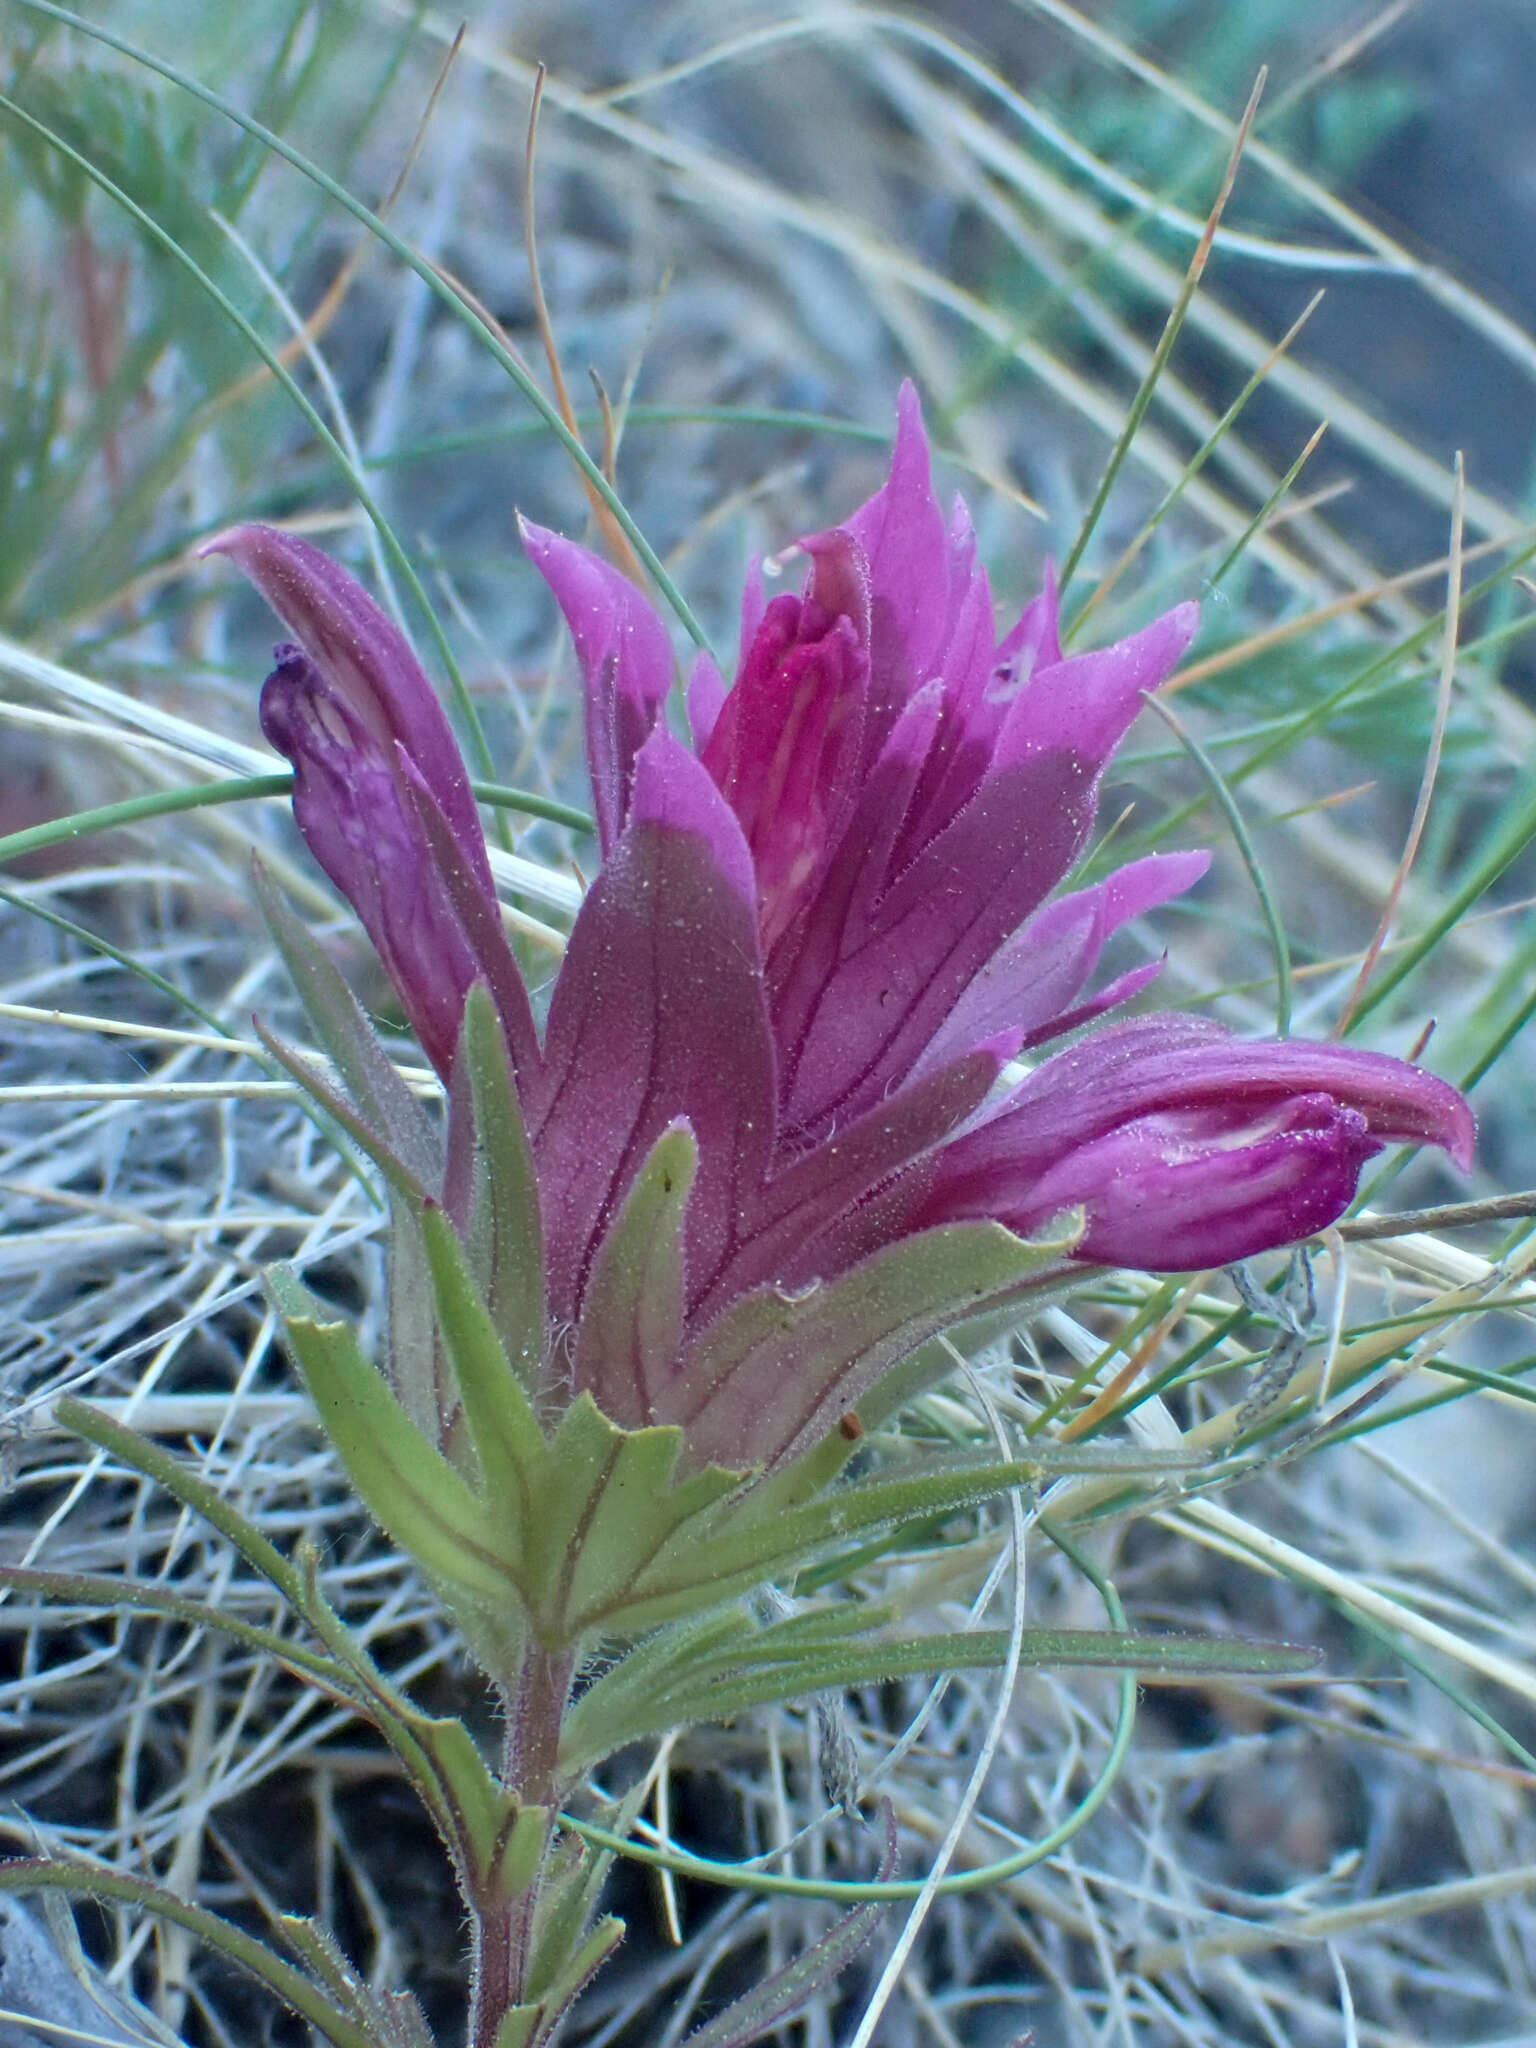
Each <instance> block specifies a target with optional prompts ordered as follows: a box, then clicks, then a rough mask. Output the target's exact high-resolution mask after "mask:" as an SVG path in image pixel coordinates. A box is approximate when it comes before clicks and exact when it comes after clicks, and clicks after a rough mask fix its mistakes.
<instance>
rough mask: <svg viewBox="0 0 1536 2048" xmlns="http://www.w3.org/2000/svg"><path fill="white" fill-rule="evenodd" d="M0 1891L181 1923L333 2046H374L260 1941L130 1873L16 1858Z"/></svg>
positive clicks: (0, 1875) (5, 1868)
mask: <svg viewBox="0 0 1536 2048" xmlns="http://www.w3.org/2000/svg"><path fill="white" fill-rule="evenodd" d="M0 1891H7V1892H22V1893H27V1892H41V1891H61V1892H67V1893H68V1894H69V1895H70V1896H71V1897H73V1898H77V1899H95V1900H96V1901H97V1902H98V1903H99V1904H113V1905H125V1906H137V1907H138V1908H139V1909H140V1910H141V1911H142V1912H146V1913H153V1914H154V1915H155V1916H156V1918H157V1919H161V1920H168V1921H170V1922H171V1923H172V1925H173V1926H176V1927H184V1928H185V1929H186V1930H187V1932H188V1933H189V1934H191V1935H193V1936H195V1937H196V1939H197V1940H199V1941H201V1942H203V1943H204V1944H205V1945H206V1946H207V1947H209V1948H211V1949H213V1950H214V1951H215V1952H216V1953H217V1954H219V1955H222V1956H224V1957H225V1958H227V1960H228V1961H230V1962H232V1963H233V1964H234V1965H235V1967H236V1968H237V1969H240V1970H243V1971H245V1973H246V1975H247V1976H250V1977H254V1978H255V1979H256V1980H257V1982H258V1983H260V1984H265V1985H266V1987H267V1989H268V1990H269V1991H273V1992H275V1993H276V1994H277V1996H278V1997H279V1998H280V1999H281V2000H282V2001H283V2003H284V2004H285V2005H287V2006H288V2007H289V2008H290V2009H291V2010H292V2011H294V2012H296V2013H297V2014H298V2015H299V2017H300V2018H301V2019H304V2020H307V2021H308V2022H309V2024H310V2025H311V2026H312V2027H314V2028H315V2029H316V2030H317V2031H318V2032H319V2033H320V2034H322V2035H323V2036H324V2037H325V2039H326V2040H327V2041H329V2042H331V2043H332V2048H378V2043H377V2041H376V2040H375V2039H374V2037H373V2035H372V2033H371V2032H370V2031H369V2030H368V2029H367V2028H366V2027H364V2026H361V2025H359V2023H358V2022H357V2020H356V2019H354V2017H353V2016H352V2014H351V2013H349V2012H345V2011H343V2010H342V2009H341V2008H340V2007H339V2006H337V2005H335V2004H333V2003H332V2002H331V1999H330V1998H329V1996H328V1995H327V1993H326V1992H325V1991H324V1990H322V1988H321V1987H320V1986H319V1985H318V1984H316V1983H314V1982H313V1981H312V1980H311V1979H310V1978H309V1977H308V1976H306V1975H305V1973H304V1972H303V1971H302V1970H298V1969H295V1967H294V1966H293V1964H292V1963H290V1962H288V1961H287V1959H286V1958H285V1957H283V1956H280V1955H278V1954H277V1953H276V1951H275V1950H273V1949H270V1948H268V1947H267V1945H266V1943H265V1942H263V1941H258V1940H257V1939H256V1937H255V1936H254V1935H251V1934H247V1933H246V1932H245V1930H244V1929H243V1928H240V1927H234V1926H231V1924H230V1923H229V1921H227V1920H221V1919H220V1918H219V1916H218V1915H217V1914H216V1913H210V1912H208V1911H207V1910H206V1908H204V1907H202V1906H194V1905H191V1904H189V1903H188V1901H187V1900H185V1899H179V1898H177V1897H176V1896H175V1894H174V1893H173V1892H168V1891H162V1890H161V1888H160V1887H159V1886H158V1885H154V1884H149V1883H147V1882H146V1881H145V1880H144V1879H143V1878H140V1877H132V1876H130V1875H129V1874H128V1873H127V1872H126V1871H121V1870H106V1869H103V1868H101V1867H99V1866H98V1865H96V1864H94V1863H84V1862H76V1861H74V1860H70V1861H67V1862H66V1861H64V1860H62V1859H60V1858H57V1857H55V1858H53V1859H44V1858H42V1857H18V1858H16V1859H15V1860H14V1861H12V1862H8V1863H0Z"/></svg>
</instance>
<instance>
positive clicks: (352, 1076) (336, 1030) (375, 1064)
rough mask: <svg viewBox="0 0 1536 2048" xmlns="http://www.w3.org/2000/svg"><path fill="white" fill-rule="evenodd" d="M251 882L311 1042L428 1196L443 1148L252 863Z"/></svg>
mask: <svg viewBox="0 0 1536 2048" xmlns="http://www.w3.org/2000/svg"><path fill="white" fill-rule="evenodd" d="M252 875H253V879H254V881H255V884H256V894H257V897H258V899H259V901H260V903H261V910H262V915H263V916H264V917H265V919H266V921H267V927H268V929H269V930H270V932H271V934H272V937H273V940H274V942H275V944H276V946H277V950H278V951H279V953H281V954H282V956H283V964H284V965H285V966H286V968H287V969H288V973H289V975H290V977H291V978H292V981H293V985H294V987H295V988H296V989H297V990H298V992H299V997H300V1000H301V1001H302V1002H303V1005H304V1009H305V1013H306V1015H307V1016H308V1018H309V1021H310V1023H311V1024H313V1026H314V1027H315V1035H316V1036H317V1037H318V1039H319V1040H320V1043H321V1045H322V1046H323V1047H324V1048H325V1050H326V1052H327V1053H328V1054H329V1055H330V1057H331V1058H332V1059H333V1060H334V1061H335V1062H336V1067H337V1070H338V1071H339V1073H340V1074H341V1077H342V1079H343V1080H344V1081H345V1082H346V1084H347V1087H348V1089H349V1090H350V1091H351V1094H352V1098H353V1100H354V1101H355V1102H356V1103H357V1105H358V1107H359V1109H361V1111H362V1113H363V1117H364V1119H365V1120H366V1122H367V1124H368V1125H369V1126H371V1127H372V1129H373V1130H374V1131H378V1132H382V1133H383V1136H384V1139H385V1140H386V1142H387V1144H388V1146H389V1148H390V1152H391V1155H392V1156H393V1157H394V1158H397V1159H398V1160H399V1161H400V1163H401V1166H402V1168H403V1170H404V1171H405V1172H407V1173H408V1174H410V1176H411V1177H412V1179H413V1180H414V1181H415V1182H417V1183H419V1184H420V1185H421V1186H422V1187H427V1188H435V1187H439V1186H441V1184H442V1178H443V1159H442V1145H441V1142H440V1141H439V1139H438V1136H437V1133H436V1132H435V1131H434V1130H433V1128H432V1125H431V1122H430V1121H429V1119H428V1117H427V1113H426V1111H425V1109H424V1108H423V1107H422V1105H421V1104H420V1103H419V1102H418V1101H417V1100H416V1097H415V1096H414V1095H413V1094H412V1093H411V1091H410V1089H409V1088H407V1086H406V1085H405V1082H404V1081H403V1080H402V1079H401V1078H400V1075H399V1073H398V1071H397V1070H396V1068H395V1066H394V1064H393V1062H392V1061H391V1059H390V1057H389V1055H388V1053H386V1052H385V1050H384V1047H383V1046H382V1045H381V1044H380V1042H379V1037H378V1033H377V1032H376V1031H375V1030H374V1028H373V1026H372V1025H371V1024H370V1023H369V1022H368V1019H367V1018H366V1017H365V1016H364V1015H363V1010H362V1005H361V1004H360V1003H359V1002H358V1000H357V997H356V996H355V995H353V993H352V991H351V989H349V988H348V986H347V984H346V982H345V981H344V980H343V979H342V976H341V974H340V972H339V971H338V970H337V968H336V966H335V964H334V963H333V962H332V960H331V959H330V956H329V955H328V954H327V953H326V952H325V951H324V949H323V948H322V947H321V946H320V945H319V943H318V942H317V941H316V939H315V937H314V935H313V934H312V933H311V932H310V931H309V929H308V928H307V926H305V925H304V924H303V923H301V922H300V920H299V919H298V918H296V917H295V916H294V914H293V912H292V911H291V910H290V909H289V907H288V905H287V904H286V903H285V902H284V901H283V898H282V895H281V894H280V892H279V891H278V889H277V888H276V887H275V886H274V884H273V882H272V879H271V877H270V876H269V875H268V874H267V872H266V870H265V868H263V866H262V865H261V862H260V861H259V860H258V861H253V863H252ZM304 1085H308V1084H307V1082H306V1083H305V1084H304ZM329 1106H330V1105H329V1104H327V1107H329ZM381 1163H382V1162H381Z"/></svg>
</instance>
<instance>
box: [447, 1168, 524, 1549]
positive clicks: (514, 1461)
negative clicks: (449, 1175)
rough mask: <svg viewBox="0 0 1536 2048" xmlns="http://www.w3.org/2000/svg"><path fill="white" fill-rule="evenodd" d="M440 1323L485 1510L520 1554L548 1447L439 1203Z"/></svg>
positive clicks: (463, 1253) (460, 1244)
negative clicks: (472, 1451) (467, 1426)
mask: <svg viewBox="0 0 1536 2048" xmlns="http://www.w3.org/2000/svg"><path fill="white" fill-rule="evenodd" d="M421 1231H422V1238H423V1242H424V1243H425V1246H426V1253H427V1265H428V1268H429V1270H430V1272H431V1276H432V1299H433V1302H434V1305H435V1306H436V1309H437V1325H438V1328H439V1330H440V1331H441V1332H442V1336H443V1341H444V1344H445V1345H446V1346H447V1351H448V1359H449V1363H450V1365H451V1366H452V1368H453V1376H454V1379H455V1381H456V1382H457V1384H458V1390H459V1398H460V1400H461V1401H462V1402H463V1403H464V1419H465V1421H466V1422H467V1423H468V1425H469V1434H470V1438H471V1441H472V1442H473V1444H474V1447H475V1458H476V1461H477V1462H478V1464H479V1468H480V1494H481V1499H482V1501H483V1503H484V1511H485V1513H486V1514H487V1515H488V1516H489V1518H490V1519H491V1521H492V1522H493V1523H494V1525H495V1526H496V1528H497V1529H498V1530H500V1531H503V1532H504V1540H505V1542H506V1544H507V1546H508V1548H509V1550H510V1551H511V1552H513V1553H514V1554H516V1555H517V1556H518V1557H520V1558H521V1557H527V1556H528V1555H529V1545H530V1543H531V1542H532V1541H533V1539H534V1533H535V1530H534V1517H533V1514H532V1506H533V1501H534V1497H535V1495H536V1493H537V1492H538V1488H539V1481H540V1475H541V1473H542V1471H543V1468H544V1464H545V1461H546V1459H547V1457H548V1454H549V1446H548V1445H547V1444H546V1442H545V1440H544V1432H543V1430H542V1429H540V1427H539V1419H538V1417H537V1416H536V1415H535V1414H534V1412H533V1403H532V1402H531V1401H530V1400H529V1398H528V1391H527V1389H526V1387H525V1386H524V1385H523V1382H522V1380H521V1378H520V1377H519V1376H518V1374H517V1373H516V1372H515V1371H514V1370H513V1367H512V1363H511V1361H510V1360H509V1358H508V1357H507V1354H506V1351H505V1349H504V1348H503V1345H502V1341H501V1337H500V1334H499V1333H498V1331H497V1328H496V1325H495V1323H494V1322H493V1321H492V1319H491V1312H490V1310H489V1308H488V1307H487V1306H486V1303H485V1299H484V1297H483V1296H482V1294H481V1293H480V1290H479V1288H477V1287H476V1285H475V1282H474V1276H473V1275H472V1274H471V1272H470V1270H469V1261H468V1259H467V1258H466V1256H465V1252H464V1246H463V1244H462V1242H461V1241H460V1238H459V1234H458V1232H457V1231H456V1230H455V1229H454V1227H453V1225H452V1223H451V1222H450V1221H449V1220H448V1218H447V1216H445V1215H444V1213H443V1211H442V1210H441V1209H440V1208H439V1207H438V1206H437V1205H436V1204H435V1203H431V1204H429V1205H428V1206H427V1207H426V1208H425V1209H424V1210H423V1211H422V1215H421Z"/></svg>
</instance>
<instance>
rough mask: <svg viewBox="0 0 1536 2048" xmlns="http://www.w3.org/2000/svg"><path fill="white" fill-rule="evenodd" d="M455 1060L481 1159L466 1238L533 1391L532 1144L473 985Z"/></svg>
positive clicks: (539, 1299)
mask: <svg viewBox="0 0 1536 2048" xmlns="http://www.w3.org/2000/svg"><path fill="white" fill-rule="evenodd" d="M457 1057H458V1059H459V1060H460V1061H461V1062H463V1063H464V1065H465V1067H466V1069H467V1071H468V1075H469V1087H470V1101H471V1106H472V1109H473V1113H474V1125H475V1144H476V1149H477V1152H478V1154H479V1156H480V1157H481V1158H483V1160H484V1166H485V1172H484V1185H483V1190H482V1188H481V1187H480V1186H479V1185H478V1184H477V1187H476V1205H475V1206H476V1209H477V1210H483V1215H481V1214H478V1213H477V1214H472V1215H471V1218H470V1232H469V1235H470V1240H471V1242H472V1243H477V1244H478V1243H479V1242H481V1241H482V1239H483V1240H484V1241H485V1244H486V1267H487V1278H486V1286H485V1295H486V1301H487V1304H488V1306H489V1308H490V1312H491V1321H492V1322H493V1323H494V1324H495V1326H496V1331H497V1334H498V1335H499V1336H500V1338H501V1342H502V1348H503V1349H504V1350H505V1352H506V1354H507V1357H508V1358H509V1359H510V1360H511V1361H512V1364H513V1366H514V1367H515V1368H516V1370H517V1371H518V1372H519V1373H520V1374H521V1375H522V1377H523V1379H524V1381H525V1382H526V1384H527V1385H528V1386H529V1387H530V1388H532V1387H534V1386H536V1385H537V1382H538V1374H539V1368H540V1365H541V1363H542V1360H543V1356H544V1250H543V1225H542V1222H541V1219H540V1215H539V1185H538V1180H537V1177H536V1176H535V1173H534V1165H533V1149H532V1147H531V1146H530V1144H529V1142H528V1129H527V1125H526V1123H525V1122H524V1119H523V1106H522V1103H521V1102H520V1101H519V1099H518V1093H517V1085H516V1082H515V1080H514V1078H513V1074H512V1062H511V1060H510V1059H509V1058H508V1056H507V1042H506V1039H505V1037H504V1036H503V1034H502V1029H501V1024H500V1021H499V1019H498V1018H497V1015H496V1008H495V1005H494V1003H493V1002H492V1000H491V996H490V992H489V990H488V989H486V988H485V987H484V986H483V985H482V984H481V983H479V982H477V983H476V984H475V986H474V987H473V988H472V989H471V990H470V992H469V1001H468V1003H467V1004H466V1005H465V1009H464V1029H463V1032H462V1034H461V1036H460V1038H459V1050H458V1055H457Z"/></svg>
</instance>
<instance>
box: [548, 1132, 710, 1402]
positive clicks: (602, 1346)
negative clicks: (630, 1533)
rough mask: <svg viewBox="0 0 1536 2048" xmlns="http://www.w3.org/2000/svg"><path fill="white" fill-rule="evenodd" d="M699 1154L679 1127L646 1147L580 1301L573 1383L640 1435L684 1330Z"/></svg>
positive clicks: (664, 1388) (673, 1365) (667, 1376)
mask: <svg viewBox="0 0 1536 2048" xmlns="http://www.w3.org/2000/svg"><path fill="white" fill-rule="evenodd" d="M698 1166H699V1148H698V1145H697V1143H696V1142H695V1140H694V1135H693V1132H692V1131H691V1130H690V1129H689V1128H688V1126H687V1125H686V1124H683V1123H676V1124H672V1125H669V1126H668V1128H667V1129H666V1130H664V1131H663V1132H662V1134H661V1136H660V1137H659V1138H658V1139H657V1140H656V1143H655V1144H654V1145H653V1146H652V1147H651V1150H650V1154H649V1156H648V1157H647V1159H646V1161H645V1164H644V1165H643V1166H642V1167H641V1169H640V1171H639V1173H637V1174H636V1176H635V1178H634V1181H633V1183H632V1185H631V1186H630V1189H629V1192H628V1193H627V1194H626V1195H625V1197H624V1201H623V1204H622V1206H621V1207H620V1209H619V1213H618V1215H617V1216H616V1217H615V1218H614V1220H613V1222H612V1223H611V1224H610V1225H609V1226H608V1229H607V1232H606V1233H605V1235H604V1237H603V1241H602V1244H601V1245H600V1246H599V1248H598V1253H597V1257H596V1259H595V1260H594V1261H593V1265H592V1273H591V1277H590V1278H589V1280H588V1282H587V1286H586V1289H585V1292H584V1294H583V1296H582V1304H581V1320H580V1322H579V1324H578V1325H577V1330H576V1365H575V1379H576V1385H577V1386H579V1387H586V1388H589V1389H590V1390H591V1393H592V1397H593V1399H594V1400H595V1401H596V1402H597V1405H598V1406H599V1408H601V1409H602V1411H603V1413H604V1414H605V1415H606V1416H608V1417H610V1419H611V1420H612V1421H614V1422H616V1423H618V1425H619V1426H620V1428H621V1429H641V1428H644V1427H645V1425H646V1424H647V1423H649V1422H651V1421H652V1420H653V1419H654V1417H655V1414H656V1406H657V1396H658V1395H659V1394H663V1393H665V1392H667V1391H668V1387H667V1382H668V1380H669V1379H670V1377H671V1375H672V1373H673V1371H674V1370H675V1368H676V1364H677V1355H678V1351H679V1348H680V1345H681V1340H682V1330H683V1226H684V1220H685V1217H686V1213H687V1208H688V1197H689V1195H690V1194H691V1193H692V1192H693V1182H694V1176H695V1174H696V1173H697V1172H698Z"/></svg>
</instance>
